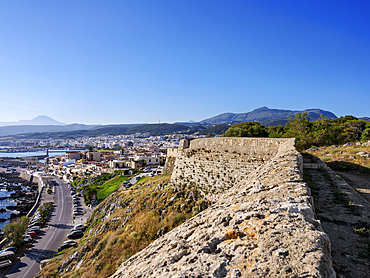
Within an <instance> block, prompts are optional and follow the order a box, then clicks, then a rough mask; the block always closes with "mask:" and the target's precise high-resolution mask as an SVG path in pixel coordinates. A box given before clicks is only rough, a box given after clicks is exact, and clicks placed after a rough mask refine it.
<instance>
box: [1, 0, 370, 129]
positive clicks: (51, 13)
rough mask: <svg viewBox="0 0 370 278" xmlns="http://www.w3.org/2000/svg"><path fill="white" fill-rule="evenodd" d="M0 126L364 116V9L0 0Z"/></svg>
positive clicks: (357, 5)
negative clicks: (46, 121) (313, 113)
mask: <svg viewBox="0 0 370 278" xmlns="http://www.w3.org/2000/svg"><path fill="white" fill-rule="evenodd" d="M0 12H1V16H0V38H1V40H0V96H1V98H0V121H18V120H20V119H31V118H34V117H36V116H38V115H47V116H49V117H52V118H54V119H56V120H58V121H61V122H65V123H74V122H78V123H86V124H93V123H100V124H109V123H145V122H147V123H155V122H158V121H161V122H176V121H188V120H194V121H199V120H203V119H205V118H209V117H212V116H215V115H217V114H220V113H224V112H234V113H242V112H249V111H251V110H253V109H256V108H258V107H261V106H267V107H269V108H278V109H291V110H301V109H308V108H321V109H324V110H329V111H331V112H333V113H335V114H336V115H337V116H343V115H354V116H357V117H362V116H370V109H369V103H370V78H369V77H370V17H369V13H370V2H369V1H340V0H335V1H311V0H310V1H308V0H307V1H303V0H301V1H298V0H295V1H289V0H283V1H279V0H274V1H246V0H245V1H226V0H225V1H216V0H213V1H199V0H197V1H190V0H184V1H180V0H175V1H174V0H169V1H153V0H148V1H140V0H135V1H41V0H40V1H11V0H8V1H1V2H0Z"/></svg>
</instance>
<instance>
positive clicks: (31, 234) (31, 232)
mask: <svg viewBox="0 0 370 278" xmlns="http://www.w3.org/2000/svg"><path fill="white" fill-rule="evenodd" d="M27 235H29V236H31V237H32V238H34V237H37V234H36V232H34V231H29V232H27Z"/></svg>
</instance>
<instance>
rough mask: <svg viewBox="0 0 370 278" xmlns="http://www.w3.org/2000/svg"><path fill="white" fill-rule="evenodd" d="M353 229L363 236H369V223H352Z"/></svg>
mask: <svg viewBox="0 0 370 278" xmlns="http://www.w3.org/2000/svg"><path fill="white" fill-rule="evenodd" d="M353 231H354V232H355V233H356V234H358V235H360V236H363V237H369V236H370V223H367V222H360V223H357V224H355V225H353Z"/></svg>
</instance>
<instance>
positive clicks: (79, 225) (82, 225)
mask: <svg viewBox="0 0 370 278" xmlns="http://www.w3.org/2000/svg"><path fill="white" fill-rule="evenodd" d="M86 228H87V226H86V225H84V224H78V225H75V226H74V227H73V230H81V231H85V230H86Z"/></svg>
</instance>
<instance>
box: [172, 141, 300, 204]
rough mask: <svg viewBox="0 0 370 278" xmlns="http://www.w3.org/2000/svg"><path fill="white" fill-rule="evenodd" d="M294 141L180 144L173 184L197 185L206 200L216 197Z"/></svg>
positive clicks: (195, 142)
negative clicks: (282, 147)
mask: <svg viewBox="0 0 370 278" xmlns="http://www.w3.org/2000/svg"><path fill="white" fill-rule="evenodd" d="M287 140H293V139H267V138H205V139H195V140H192V141H190V142H189V141H188V140H181V141H180V146H179V151H178V154H177V158H176V161H175V163H174V167H173V172H172V176H171V182H172V183H174V184H175V185H182V184H194V185H196V186H197V188H198V189H199V190H200V191H201V192H202V193H203V194H204V195H205V196H206V197H207V199H210V200H215V198H217V195H218V194H220V193H223V192H225V191H226V190H228V189H229V188H231V187H233V186H234V185H235V184H236V183H238V182H239V181H241V180H242V179H245V178H246V177H247V176H248V174H249V173H251V172H252V171H254V170H255V169H256V168H257V167H259V166H260V165H262V164H263V163H265V162H266V161H269V160H271V158H272V157H274V156H275V155H276V154H277V152H278V150H279V147H280V146H281V145H282V144H283V143H285V142H287Z"/></svg>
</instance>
